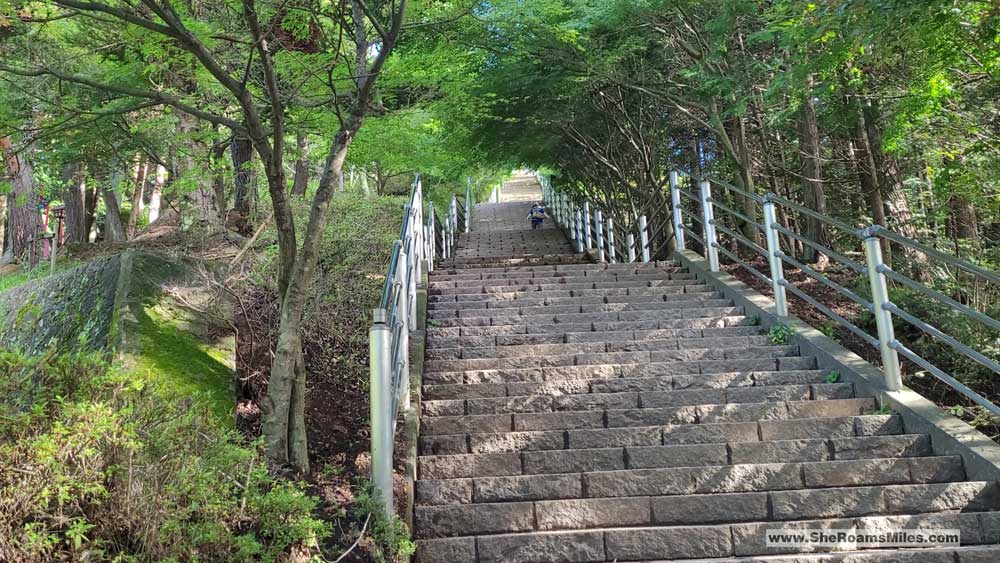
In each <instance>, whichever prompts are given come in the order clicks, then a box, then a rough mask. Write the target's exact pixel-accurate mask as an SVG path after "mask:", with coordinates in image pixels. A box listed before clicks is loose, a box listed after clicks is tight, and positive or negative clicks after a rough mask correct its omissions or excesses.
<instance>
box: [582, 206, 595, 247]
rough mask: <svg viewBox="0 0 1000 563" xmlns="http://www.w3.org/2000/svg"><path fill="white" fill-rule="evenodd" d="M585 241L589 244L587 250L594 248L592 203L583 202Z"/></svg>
mask: <svg viewBox="0 0 1000 563" xmlns="http://www.w3.org/2000/svg"><path fill="white" fill-rule="evenodd" d="M583 217H584V219H585V221H584V223H583V241H584V242H585V243H587V250H590V249H591V248H594V242H593V241H592V240H590V202H589V201H585V202H583Z"/></svg>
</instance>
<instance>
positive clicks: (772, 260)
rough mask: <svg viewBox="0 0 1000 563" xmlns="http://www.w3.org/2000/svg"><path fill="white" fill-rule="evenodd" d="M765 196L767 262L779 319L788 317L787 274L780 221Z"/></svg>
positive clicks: (770, 201)
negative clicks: (779, 227)
mask: <svg viewBox="0 0 1000 563" xmlns="http://www.w3.org/2000/svg"><path fill="white" fill-rule="evenodd" d="M772 195H774V194H767V195H766V196H764V238H765V239H766V240H767V262H768V265H770V267H771V290H772V291H773V292H774V308H775V311H776V312H777V313H778V316H779V317H787V316H788V298H787V296H786V295H785V285H784V282H785V272H784V268H783V267H782V263H781V239H779V238H778V229H777V225H778V219H777V214H776V213H775V211H774V201H772V200H771V196H772Z"/></svg>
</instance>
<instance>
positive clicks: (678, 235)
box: [670, 170, 687, 250]
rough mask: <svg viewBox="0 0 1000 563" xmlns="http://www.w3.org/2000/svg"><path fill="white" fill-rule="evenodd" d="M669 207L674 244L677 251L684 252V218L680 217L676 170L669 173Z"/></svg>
mask: <svg viewBox="0 0 1000 563" xmlns="http://www.w3.org/2000/svg"><path fill="white" fill-rule="evenodd" d="M670 206H671V207H672V211H673V225H674V243H675V245H676V247H677V250H684V249H686V248H687V246H686V245H685V244H684V218H683V217H682V216H681V191H680V175H679V174H678V173H677V171H676V170H674V171H672V172H670Z"/></svg>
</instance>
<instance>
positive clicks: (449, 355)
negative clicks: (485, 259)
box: [426, 331, 786, 360]
mask: <svg viewBox="0 0 1000 563" xmlns="http://www.w3.org/2000/svg"><path fill="white" fill-rule="evenodd" d="M604 334H605V333H597V336H590V335H589V334H588V335H587V336H585V337H584V338H582V339H578V338H576V337H574V338H573V339H572V340H571V341H569V342H546V343H530V344H517V343H510V339H509V338H508V339H503V340H504V341H505V343H504V344H499V345H497V344H495V343H494V344H488V343H487V344H485V345H482V346H476V345H475V341H467V342H466V343H465V345H463V346H453V347H448V346H441V345H440V344H436V345H435V346H434V347H433V348H432V349H430V350H427V354H426V358H427V359H428V360H462V359H465V360H472V359H480V358H513V357H521V356H538V355H570V354H595V353H601V352H643V351H648V352H658V351H664V350H702V349H712V350H747V349H754V350H759V351H760V352H759V353H760V354H761V355H763V356H765V357H766V356H768V355H770V354H768V353H767V352H766V350H768V349H778V348H779V346H778V345H775V344H773V343H772V342H771V339H770V337H769V336H767V335H753V336H711V337H705V336H703V337H701V338H677V337H673V336H665V335H664V334H662V333H660V332H658V331H649V332H646V333H645V334H644V337H643V338H638V339H637V338H635V337H634V336H633V338H630V339H627V340H616V339H605V338H603V336H604ZM547 336H548V337H551V336H553V335H547ZM780 355H786V354H780ZM720 359H721V358H720Z"/></svg>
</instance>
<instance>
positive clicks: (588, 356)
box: [415, 203, 1000, 563]
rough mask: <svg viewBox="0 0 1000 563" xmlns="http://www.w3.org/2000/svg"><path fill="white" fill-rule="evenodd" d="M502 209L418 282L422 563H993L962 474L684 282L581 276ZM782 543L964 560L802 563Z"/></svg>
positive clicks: (997, 519) (981, 500)
mask: <svg viewBox="0 0 1000 563" xmlns="http://www.w3.org/2000/svg"><path fill="white" fill-rule="evenodd" d="M495 205H497V206H507V207H509V208H510V209H501V208H499V207H497V208H494V209H477V213H476V215H477V216H491V215H489V214H490V213H492V217H493V219H494V223H492V227H494V230H488V227H490V226H491V224H488V223H480V224H479V226H478V228H477V227H476V226H475V224H474V227H473V229H474V230H473V232H472V233H470V234H468V235H463V236H462V237H461V240H460V243H459V251H458V253H457V254H456V260H455V261H453V262H452V263H450V264H447V265H446V267H443V268H439V269H438V270H436V271H435V272H434V273H433V274H432V275H431V279H430V287H429V292H428V293H429V295H430V297H429V300H430V302H429V304H428V319H429V320H428V329H427V349H426V357H425V366H424V367H425V373H424V383H423V389H422V401H421V408H422V418H421V438H420V445H419V448H420V457H419V463H418V481H417V483H416V513H415V537H416V538H417V540H418V542H417V543H418V551H417V560H418V561H419V562H420V563H436V562H456V563H458V562H470V563H472V562H478V563H486V562H498V563H499V562H511V563H513V562H591V561H594V562H596V561H666V560H670V561H688V562H689V563H690V562H692V561H715V562H735V561H746V562H751V561H753V562H760V563H763V562H773V563H778V562H783V563H834V562H837V563H869V562H886V563H888V562H908V563H931V562H934V563H937V562H942V563H944V562H947V563H973V562H975V563H986V562H997V561H1000V547H997V546H992V545H991V544H996V543H1000V513H996V512H991V511H992V510H995V509H996V508H997V507H998V506H1000V494H998V490H997V486H996V484H995V483H993V482H977V481H969V480H967V479H966V475H965V471H964V469H963V465H962V460H961V458H960V457H958V456H939V455H935V454H934V449H933V444H932V443H931V441H930V439H929V437H928V436H926V435H922V434H914V433H911V432H908V431H907V428H905V426H904V424H903V422H902V420H901V418H900V417H899V416H898V415H894V414H892V413H887V412H880V411H879V410H878V406H877V405H876V402H875V400H874V399H873V398H870V397H862V396H858V394H857V392H856V389H855V388H854V386H853V385H852V384H850V383H842V382H839V381H837V378H836V377H833V376H831V375H830V374H829V373H826V372H824V371H822V370H819V369H817V365H816V361H815V359H814V358H812V357H808V356H803V355H802V354H800V352H799V349H798V347H797V346H795V345H791V344H773V343H772V342H771V340H770V337H769V336H768V335H767V334H766V333H765V331H764V330H763V329H762V328H761V327H760V326H756V322H755V319H751V318H748V317H747V316H745V315H744V314H743V311H742V310H741V309H740V308H738V307H735V306H734V305H733V303H732V302H731V301H729V300H727V299H725V298H723V297H722V296H721V295H720V294H718V293H715V292H714V291H713V290H712V288H710V287H709V286H707V285H706V284H704V283H702V282H700V281H699V280H697V279H695V276H694V275H692V274H690V273H688V272H685V271H684V270H683V269H681V268H679V267H678V265H677V264H676V263H673V262H658V263H655V264H638V265H637V264H627V265H626V264H618V265H607V264H594V263H587V262H586V261H585V260H583V259H582V257H580V256H576V255H574V254H572V250H571V247H570V246H569V245H568V244H567V243H566V241H565V239H564V238H562V234H561V232H560V231H558V230H556V229H553V228H551V226H549V228H547V229H542V230H538V231H531V230H530V229H526V227H527V221H526V219H525V216H526V215H527V207H528V206H530V203H516V204H511V203H507V204H503V203H502V204H495ZM484 207H486V206H479V208H484ZM490 207H493V206H490ZM517 210H519V211H517ZM481 212H482V213H481ZM506 215H509V216H510V217H511V218H512V219H511V224H510V226H511V227H513V222H512V221H513V220H514V219H513V218H514V217H515V216H516V218H517V221H518V222H519V224H520V229H514V228H510V229H505V228H504V226H505V224H506V223H505V221H503V220H498V218H501V217H503V216H506ZM492 241H495V242H496V245H493V244H491V242H492ZM560 245H562V246H560ZM777 528H796V529H806V530H813V529H851V530H860V531H879V530H885V529H890V528H891V529H917V528H921V529H923V528H934V529H958V530H961V534H962V543H963V544H967V546H966V545H963V547H961V548H936V549H934V548H929V549H907V550H896V551H891V550H868V551H847V552H830V553H815V554H803V553H798V551H800V550H801V548H785V549H781V548H776V547H772V546H768V545H767V544H766V542H765V530H770V529H777Z"/></svg>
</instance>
